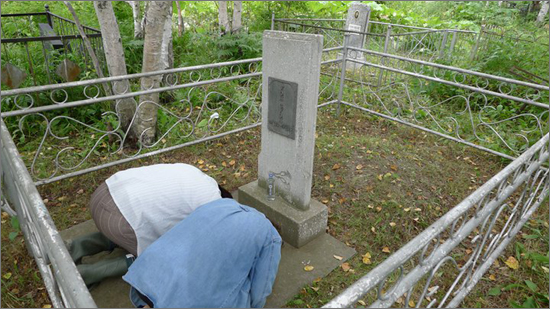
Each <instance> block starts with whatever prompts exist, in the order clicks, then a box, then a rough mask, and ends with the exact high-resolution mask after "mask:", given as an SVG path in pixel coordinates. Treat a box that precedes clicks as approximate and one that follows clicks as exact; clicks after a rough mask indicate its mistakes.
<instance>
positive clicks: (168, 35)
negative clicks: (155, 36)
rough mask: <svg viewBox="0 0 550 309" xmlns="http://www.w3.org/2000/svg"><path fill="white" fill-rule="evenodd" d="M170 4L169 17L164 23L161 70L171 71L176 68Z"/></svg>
mask: <svg viewBox="0 0 550 309" xmlns="http://www.w3.org/2000/svg"><path fill="white" fill-rule="evenodd" d="M168 2H170V9H169V13H168V14H169V17H168V18H166V20H165V21H164V27H163V29H162V48H161V53H160V57H161V61H162V67H161V70H165V69H171V68H173V67H174V53H173V42H172V1H168Z"/></svg>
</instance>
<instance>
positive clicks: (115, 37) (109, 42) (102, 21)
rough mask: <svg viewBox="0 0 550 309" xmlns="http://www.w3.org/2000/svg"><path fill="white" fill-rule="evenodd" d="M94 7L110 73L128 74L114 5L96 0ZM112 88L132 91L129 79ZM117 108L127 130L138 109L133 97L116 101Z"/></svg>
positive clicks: (114, 90) (114, 83)
mask: <svg viewBox="0 0 550 309" xmlns="http://www.w3.org/2000/svg"><path fill="white" fill-rule="evenodd" d="M132 2H135V1H132ZM94 8H95V12H96V15H97V20H98V21H99V25H100V27H101V39H102V40H103V50H104V51H105V59H106V60H107V68H108V70H109V75H110V76H120V75H126V74H128V73H127V71H126V61H125V58H124V49H123V48H122V40H121V38H120V31H119V29H118V23H117V20H116V17H115V12H114V11H113V5H112V3H111V2H110V1H94ZM138 20H139V18H138ZM134 21H135V19H134ZM111 88H112V90H113V93H114V94H122V93H125V92H129V91H130V83H129V81H128V80H121V81H117V82H113V84H112V85H111ZM115 110H116V113H117V115H118V118H119V121H120V127H121V128H122V130H124V131H126V130H127V129H128V126H129V125H130V122H131V121H132V118H133V117H134V113H135V111H136V105H135V103H134V101H133V100H132V99H123V100H119V101H117V102H116V103H115Z"/></svg>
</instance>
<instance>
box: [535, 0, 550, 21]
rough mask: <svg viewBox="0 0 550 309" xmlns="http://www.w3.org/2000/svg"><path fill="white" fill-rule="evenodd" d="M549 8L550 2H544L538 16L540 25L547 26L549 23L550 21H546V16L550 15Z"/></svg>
mask: <svg viewBox="0 0 550 309" xmlns="http://www.w3.org/2000/svg"><path fill="white" fill-rule="evenodd" d="M549 7H550V1H544V2H543V3H542V6H541V7H540V11H539V15H538V16H537V23H538V24H546V23H547V22H548V19H546V15H548V8H549Z"/></svg>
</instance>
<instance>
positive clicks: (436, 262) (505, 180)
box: [325, 134, 550, 308]
mask: <svg viewBox="0 0 550 309" xmlns="http://www.w3.org/2000/svg"><path fill="white" fill-rule="evenodd" d="M548 142H549V135H548V134H547V135H545V136H544V138H542V139H541V140H540V141H538V142H537V143H536V144H535V145H533V146H532V147H531V148H530V149H529V150H527V151H526V152H525V153H523V154H522V155H521V156H520V157H519V158H517V159H516V160H514V161H513V162H512V163H510V164H509V165H508V166H507V167H506V168H504V169H503V170H502V171H500V172H499V173H498V174H497V175H495V176H494V177H493V178H491V179H490V180H489V181H487V182H486V183H485V184H484V185H483V186H481V187H480V188H479V189H477V190H476V191H475V192H474V193H472V194H471V195H470V196H469V197H467V198H466V199H464V201H462V202H461V203H460V204H458V205H457V206H456V207H454V208H453V209H451V210H450V211H449V212H447V213H446V214H445V215H443V217H441V218H440V219H439V220H437V221H436V222H435V223H434V224H432V225H431V226H430V227H428V228H427V229H425V230H424V231H423V232H422V233H420V234H419V235H418V236H417V237H415V238H414V239H413V240H411V241H410V242H409V243H407V244H406V245H404V246H403V247H402V248H401V249H399V250H398V251H396V252H395V253H394V254H392V255H391V256H390V257H389V258H387V259H386V260H385V261H384V262H382V263H381V264H380V265H378V266H377V267H375V268H374V269H373V270H371V271H370V272H369V273H368V274H366V275H365V276H363V277H362V278H361V279H359V280H358V281H357V282H355V283H354V284H353V285H351V286H350V287H349V288H348V289H346V290H345V291H344V292H342V293H341V294H340V295H338V296H337V297H335V298H334V299H332V300H331V301H330V302H329V303H328V304H326V305H325V307H327V308H336V307H338V308H339V307H350V306H353V305H354V304H355V303H356V302H357V301H358V300H359V299H360V298H362V297H363V296H365V295H366V294H368V293H369V292H372V293H376V300H375V301H374V302H372V303H371V305H370V306H371V307H375V308H377V307H390V306H392V305H394V304H395V303H396V302H397V304H398V305H400V306H405V307H409V306H411V307H415V306H416V307H417V308H419V307H427V308H431V307H438V308H440V307H457V306H459V305H460V303H461V302H462V300H463V299H464V297H465V296H466V295H467V294H468V293H469V292H470V291H471V290H472V289H473V287H474V286H475V284H476V283H477V282H478V281H479V279H480V278H481V277H482V275H483V274H484V273H485V271H487V269H488V268H489V267H490V266H491V265H492V263H493V262H494V261H495V260H496V259H497V258H498V256H499V255H500V254H501V253H502V251H503V250H504V249H505V247H506V246H507V245H508V244H509V243H510V241H511V240H512V239H513V238H514V236H515V235H516V234H517V233H518V232H519V230H520V229H521V227H522V226H523V225H524V224H525V222H527V220H528V219H529V218H530V216H531V215H532V214H533V212H535V211H536V210H537V208H538V207H539V206H540V205H541V203H542V202H543V201H544V200H545V198H547V196H548V193H549V189H550V186H549V177H548V169H546V168H544V167H543V166H544V165H545V164H546V163H547V162H548V158H549V152H548ZM449 279H451V280H449ZM452 279H454V280H452ZM446 280H449V281H446ZM411 301H412V302H411Z"/></svg>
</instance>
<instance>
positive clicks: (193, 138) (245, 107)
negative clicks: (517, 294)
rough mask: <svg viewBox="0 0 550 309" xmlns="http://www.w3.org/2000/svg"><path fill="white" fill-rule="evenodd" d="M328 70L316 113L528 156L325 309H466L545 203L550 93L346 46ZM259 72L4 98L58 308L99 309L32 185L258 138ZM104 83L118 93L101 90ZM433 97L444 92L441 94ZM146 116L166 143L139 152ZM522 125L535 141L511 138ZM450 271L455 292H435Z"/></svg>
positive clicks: (199, 73) (10, 156)
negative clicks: (363, 308)
mask: <svg viewBox="0 0 550 309" xmlns="http://www.w3.org/2000/svg"><path fill="white" fill-rule="evenodd" d="M353 53H355V55H353ZM357 53H362V54H363V58H362V60H359V59H361V58H360V57H358V55H357ZM321 72H322V73H321V81H320V83H321V85H320V87H319V105H318V106H326V105H329V104H338V106H342V107H344V106H345V107H349V108H357V109H360V110H363V111H366V112H369V113H371V114H374V115H378V116H380V117H384V118H388V119H392V120H393V121H397V122H400V123H404V124H407V125H409V126H412V127H415V128H418V129H422V130H425V131H427V132H431V133H434V134H437V135H439V136H442V137H446V138H449V139H451V140H454V141H458V142H462V143H465V144H467V145H470V146H473V147H477V148H480V149H483V150H486V151H489V152H491V153H496V154H499V155H501V156H504V157H507V158H513V157H515V155H516V154H517V155H519V157H518V158H517V159H515V160H514V161H513V162H512V163H511V164H510V165H509V166H508V167H506V168H505V169H504V170H502V171H501V172H500V173H499V174H497V175H496V176H494V177H493V178H492V179H491V180H489V181H488V182H487V183H486V184H485V185H483V186H482V187H481V188H480V189H478V190H477V191H476V192H474V193H473V194H472V195H471V196H469V197H467V198H466V199H465V200H464V201H463V202H462V203H460V204H459V205H458V206H456V207H455V208H453V209H452V210H451V211H450V212H448V213H447V214H445V215H444V216H443V217H442V218H441V219H440V220H438V221H437V222H436V223H434V224H433V225H432V226H431V227H430V228H428V229H426V230H425V231H424V232H422V233H421V234H420V235H419V236H417V237H416V238H415V239H414V240H413V241H411V242H410V243H408V244H406V245H404V246H403V248H402V249H400V250H399V251H397V252H396V253H395V254H394V255H392V256H391V257H390V258H388V259H387V260H386V261H385V262H383V263H382V264H381V265H379V266H378V267H377V268H375V269H374V270H373V271H371V272H370V273H369V274H367V275H366V276H365V277H363V278H362V279H361V280H360V281H358V282H357V283H355V284H354V285H353V286H352V287H350V288H349V289H348V290H346V291H345V292H344V293H343V294H341V295H340V296H338V297H336V298H335V299H334V300H333V301H332V302H330V303H329V304H327V306H329V307H332V306H335V307H337V306H351V305H354V303H355V301H357V300H358V299H359V298H360V297H362V296H363V295H365V294H366V293H377V295H375V296H376V297H377V300H376V301H375V302H374V303H373V304H372V305H373V306H374V307H382V306H385V307H387V306H391V305H399V306H408V305H409V304H410V300H413V299H414V300H415V301H416V303H415V304H416V305H417V306H435V305H437V306H457V305H459V304H460V301H461V300H462V299H463V298H464V296H465V295H467V293H468V292H469V291H470V290H471V289H472V288H473V286H474V285H475V283H476V282H477V281H478V280H479V278H480V277H481V275H482V274H483V273H484V272H485V271H486V270H487V268H488V267H489V266H490V265H491V263H492V261H493V260H494V259H495V258H496V257H497V256H498V255H499V254H500V252H501V251H502V250H503V249H504V247H505V246H506V244H507V243H508V242H510V241H511V239H512V238H513V237H514V235H515V234H516V233H517V231H518V230H519V229H520V228H521V226H522V225H523V224H524V223H525V221H526V220H527V219H528V218H529V216H531V214H532V213H533V212H534V211H535V210H536V208H537V207H538V206H539V205H540V203H541V202H542V200H543V199H544V198H545V197H546V196H547V195H548V190H549V184H548V169H547V168H545V167H544V164H545V162H546V161H547V160H548V156H549V154H548V141H549V137H548V133H547V132H548V127H547V123H548V118H547V117H548V105H547V104H546V105H545V102H547V101H548V87H544V86H541V85H534V84H531V83H526V82H520V81H516V80H512V79H505V78H501V77H496V76H492V75H488V74H483V73H479V72H474V71H468V70H464V69H460V68H456V67H449V66H443V65H440V64H435V63H430V62H426V61H422V60H415V59H411V58H406V57H402V56H397V55H394V54H389V53H380V52H377V51H372V50H367V49H361V48H351V47H349V46H348V45H347V44H346V43H344V46H336V47H332V48H328V47H327V48H325V50H324V52H323V62H322V70H321ZM261 74H262V73H261V58H256V59H248V60H240V61H232V62H225V63H217V64H208V65H201V66H195V67H187V68H177V69H171V70H165V71H159V72H151V73H140V74H133V75H126V76H117V77H108V78H103V79H94V80H87V81H79V82H72V83H66V84H60V85H48V86H39V87H32V88H27V89H15V90H9V91H3V92H2V119H3V121H2V123H1V138H2V145H3V146H2V149H1V150H2V158H3V159H2V177H3V182H2V183H3V188H5V189H6V191H7V193H8V194H6V197H7V198H8V202H9V204H10V205H13V206H14V207H15V208H16V212H17V215H18V217H19V218H20V222H21V226H22V230H23V234H24V235H25V240H26V243H27V244H28V246H29V250H30V252H31V253H32V254H33V256H34V257H35V260H36V261H37V264H38V266H39V269H40V272H41V274H42V276H43V279H44V282H45V285H46V287H47V290H48V293H49V296H50V298H51V299H52V303H53V304H54V306H56V307H57V306H68V307H69V306H70V307H92V306H94V303H93V300H92V299H91V296H90V294H89V292H88V290H87V289H86V288H85V285H84V283H83V282H82V279H81V278H80V276H79V274H78V272H77V270H76V268H75V266H74V263H73V262H72V260H71V258H70V256H69V255H68V252H67V250H66V248H65V246H64V245H63V243H62V240H61V238H60V237H59V234H58V232H57V230H56V228H55V225H54V223H53V221H52V219H51V217H50V216H49V213H48V211H47V209H46V207H45V206H44V203H43V202H42V200H41V198H40V195H39V193H38V191H37V190H36V185H40V184H44V183H49V182H53V181H59V180H61V179H64V178H68V177H74V176H78V175H82V174H84V173H87V172H91V171H95V170H98V169H101V168H105V167H108V166H113V165H116V164H120V163H124V162H128V161H131V160H135V159H138V158H143V157H148V156H153V155H156V154H159V153H162V152H166V151H170V150H173V149H178V148H182V147H186V146H189V145H193V144H197V143H201V142H205V141H209V140H212V139H215V138H219V137H222V136H226V135H229V134H233V133H236V132H241V131H244V130H248V129H251V128H254V127H257V126H259V125H260V121H261V119H260V115H261V99H260V98H261V93H260V91H261V77H260V76H261ZM151 80H159V81H160V83H158V84H154V83H149V82H150V81H151ZM104 83H108V84H110V86H111V88H112V90H113V92H114V94H112V95H108V96H106V95H105V94H104V93H102V92H101V85H102V84H104ZM436 93H444V94H445V93H447V94H445V95H446V97H441V98H440V97H432V96H431V95H433V94H436ZM149 95H158V96H159V98H160V101H159V103H153V102H152V101H150V100H149V99H146V100H144V99H143V98H146V97H147V96H149ZM506 102H508V103H509V104H520V107H519V108H522V106H521V104H525V110H524V111H525V112H521V113H515V114H513V115H512V116H505V118H504V119H501V118H498V117H500V116H499V113H500V112H501V110H502V108H501V110H499V107H498V105H497V103H499V104H506ZM145 108H154V109H155V110H157V118H156V122H157V127H158V132H157V134H156V136H157V138H156V139H155V140H154V141H153V142H151V143H143V142H140V141H141V139H140V137H141V136H135V138H136V139H137V144H134V145H131V144H130V142H131V140H130V139H129V137H130V136H131V132H132V128H133V124H134V122H135V121H136V119H137V118H138V117H139V115H140V111H141V110H143V109H145ZM126 109H130V111H131V113H130V115H131V117H128V116H127V114H126V113H125V112H124V111H125V110H126ZM537 110H542V112H541V113H536V112H534V111H537ZM491 112H494V113H492V114H491ZM125 114H126V116H124V115H125ZM486 114H489V116H487V115H486ZM487 117H488V118H487ZM495 117H496V118H495ZM124 118H126V119H124ZM520 119H521V120H522V121H523V122H524V123H525V124H524V123H523V122H522V123H520V124H521V125H526V127H525V130H523V131H525V132H512V133H509V132H508V131H506V128H513V127H515V126H516V125H518V123H514V121H520ZM125 121H128V125H127V126H124V125H122V123H124V122H125ZM464 124H468V126H465V125H464ZM466 128H468V129H466ZM449 129H450V131H449ZM33 132H35V133H34V135H33ZM36 132H39V133H38V134H36ZM491 134H492V135H491ZM77 136H79V137H80V138H76V137H77ZM510 136H512V137H513V138H519V140H520V141H523V143H519V144H518V143H514V142H512V137H510ZM82 137H85V138H82ZM491 138H492V139H491ZM489 139H491V140H489ZM14 141H15V142H14ZM491 141H492V142H491ZM134 142H136V141H135V140H134ZM16 144H17V145H18V147H16ZM503 145H504V146H503ZM506 145H508V146H509V147H506ZM499 147H500V148H499ZM503 151H509V152H510V153H511V154H507V153H504V152H503ZM520 154H521V155H520ZM33 181H34V183H33ZM497 230H500V232H496V231H497ZM455 252H460V253H461V254H462V255H461V256H462V257H463V259H457V258H456V256H457V255H456V254H454V253H455ZM450 253H453V255H450ZM441 273H443V274H444V275H445V276H450V278H451V279H452V280H451V282H454V283H453V284H452V285H451V286H443V285H436V283H435V281H436V280H439V279H440V277H441V276H440V274H441ZM405 294H406V295H405ZM451 297H452V298H451Z"/></svg>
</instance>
